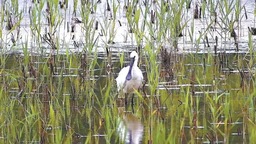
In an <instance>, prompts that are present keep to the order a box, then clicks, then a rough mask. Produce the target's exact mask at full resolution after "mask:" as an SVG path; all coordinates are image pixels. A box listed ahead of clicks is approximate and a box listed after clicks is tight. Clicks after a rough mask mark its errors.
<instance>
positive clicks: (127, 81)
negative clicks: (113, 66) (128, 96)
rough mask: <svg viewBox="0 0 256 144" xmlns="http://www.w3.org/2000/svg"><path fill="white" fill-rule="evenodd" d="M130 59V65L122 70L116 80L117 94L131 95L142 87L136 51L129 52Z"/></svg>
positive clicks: (141, 76)
mask: <svg viewBox="0 0 256 144" xmlns="http://www.w3.org/2000/svg"><path fill="white" fill-rule="evenodd" d="M130 58H131V62H130V65H129V66H126V67H124V68H122V69H121V71H120V72H119V74H118V77H117V78H116V82H117V88H118V91H119V92H120V91H122V92H123V93H132V92H134V90H137V89H138V88H140V87H141V86H142V81H143V75H142V72H141V70H140V69H139V68H138V66H137V65H138V59H139V56H138V54H137V53H136V51H132V52H131V54H130Z"/></svg>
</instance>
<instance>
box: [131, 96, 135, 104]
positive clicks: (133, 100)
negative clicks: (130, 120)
mask: <svg viewBox="0 0 256 144" xmlns="http://www.w3.org/2000/svg"><path fill="white" fill-rule="evenodd" d="M133 105H134V93H133V94H132V102H131V106H133Z"/></svg>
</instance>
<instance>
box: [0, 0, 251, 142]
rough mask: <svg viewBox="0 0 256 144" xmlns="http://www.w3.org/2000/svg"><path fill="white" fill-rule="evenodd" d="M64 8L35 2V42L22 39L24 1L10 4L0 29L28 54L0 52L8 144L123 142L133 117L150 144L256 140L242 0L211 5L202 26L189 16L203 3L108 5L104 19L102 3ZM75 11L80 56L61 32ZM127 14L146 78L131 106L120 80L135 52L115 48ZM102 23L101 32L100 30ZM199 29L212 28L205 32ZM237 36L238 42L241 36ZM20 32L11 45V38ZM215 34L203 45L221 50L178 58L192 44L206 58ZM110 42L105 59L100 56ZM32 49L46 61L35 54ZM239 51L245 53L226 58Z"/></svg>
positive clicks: (204, 7) (204, 9)
mask: <svg viewBox="0 0 256 144" xmlns="http://www.w3.org/2000/svg"><path fill="white" fill-rule="evenodd" d="M38 2H39V3H38ZM62 2H63V1H62ZM64 2H65V4H66V8H65V9H64V13H65V16H64V15H63V13H62V12H63V8H60V3H59V1H58V0H53V1H46V0H40V1H37V2H34V3H33V6H32V7H31V9H30V11H29V20H30V21H29V26H28V27H29V29H30V32H31V35H32V38H31V39H32V42H31V41H30V40H31V39H30V38H26V39H25V41H26V42H21V40H19V39H21V37H20V36H21V35H22V34H21V33H20V29H21V27H22V26H23V25H22V24H24V23H22V20H24V18H25V14H24V13H25V12H24V11H22V12H21V11H19V7H18V3H19V1H18V0H12V1H10V2H8V3H6V4H2V5H1V13H6V15H3V14H2V15H1V21H0V25H1V26H2V27H7V29H1V30H0V42H1V51H4V50H5V49H6V47H7V45H10V47H11V48H12V49H14V50H15V49H16V48H17V47H18V46H19V47H20V48H21V51H22V54H20V55H19V54H5V53H2V54H1V55H0V85H1V86H0V115H1V116H0V122H1V125H0V129H1V131H0V143H124V142H123V138H120V137H119V133H118V126H119V124H120V123H121V122H124V123H125V124H126V129H127V127H128V122H129V121H128V120H131V119H134V117H136V118H137V119H138V120H136V121H137V122H138V121H139V122H141V123H142V124H143V126H144V128H143V138H142V141H143V143H221V142H223V143H234V142H238V143H242V142H244V143H247V142H248V143H250V142H253V141H255V139H256V137H255V133H256V131H255V112H254V111H255V102H254V101H255V93H256V92H255V78H254V77H255V74H254V71H255V65H254V63H255V61H256V60H255V52H254V51H255V50H254V47H255V43H254V37H253V35H252V34H251V33H250V32H248V42H247V45H248V53H246V54H239V53H238V50H239V48H240V47H239V46H240V45H238V43H239V42H240V40H241V39H240V38H239V36H240V35H242V30H243V29H242V28H241V27H242V23H243V20H244V15H243V14H242V10H243V7H244V6H243V5H242V6H241V3H240V1H239V0H224V1H214V0H211V1H207V3H206V1H202V2H201V3H198V6H199V8H201V18H198V19H195V18H193V17H191V16H190V13H191V11H193V8H194V7H195V5H196V4H197V3H193V2H191V1H189V0H174V1H171V2H170V1H164V0H161V1H143V2H141V1H136V0H133V1H130V2H129V3H126V4H125V5H124V4H123V3H122V2H116V1H108V4H106V7H105V9H104V10H103V11H104V14H106V15H105V16H106V17H104V18H102V19H103V20H101V19H100V17H97V15H96V14H97V12H98V10H99V9H100V8H102V6H101V5H103V4H102V2H100V1H97V2H96V1H95V0H93V1H78V0H74V1H72V2H70V1H66V0H65V1H64ZM69 5H71V10H72V12H71V13H72V18H74V17H77V16H80V17H81V24H77V23H72V24H71V25H72V26H71V27H77V29H75V28H74V30H73V32H67V34H68V35H71V37H72V36H73V37H75V38H76V37H79V34H78V30H79V31H80V30H81V32H82V37H79V38H78V39H75V38H74V39H73V38H71V40H70V42H74V43H78V44H77V45H76V48H77V49H81V51H79V52H76V53H75V52H73V51H72V50H70V49H69V48H70V47H69V46H70V45H69V44H67V43H66V41H63V40H62V39H61V38H62V37H65V35H63V36H61V33H60V30H61V28H62V27H61V25H63V24H64V23H66V22H69V20H67V19H69V18H70V20H71V21H72V20H73V19H72V18H71V17H68V16H66V14H67V13H69V7H68V6H69ZM103 7H104V6H103ZM122 7H124V9H125V10H126V11H125V17H123V19H124V21H126V22H127V23H126V24H124V26H127V27H125V28H124V29H125V31H126V33H125V34H123V35H125V37H126V38H125V40H124V41H126V42H127V39H128V38H131V39H132V40H131V43H132V45H136V48H137V51H138V52H139V55H140V62H139V67H140V68H141V69H142V70H143V75H144V79H145V81H144V86H143V88H142V89H141V90H139V91H136V92H135V102H134V105H130V106H125V105H123V103H122V102H119V101H118V100H119V99H118V96H117V95H118V93H117V90H116V86H115V80H114V78H115V77H116V76H117V72H118V71H119V70H120V68H122V67H124V66H125V65H126V64H127V63H128V55H129V53H127V51H130V49H128V50H124V51H122V52H120V53H118V54H117V53H115V52H114V51H112V50H113V49H114V48H113V47H114V44H115V42H114V40H115V39H116V38H117V33H118V31H117V28H118V26H117V25H116V23H117V22H118V21H119V19H120V15H119V11H118V10H120V9H122ZM189 7H192V8H189ZM46 9H47V10H46ZM191 9H192V10H191ZM232 9H235V11H232ZM95 13H96V14H95ZM141 19H143V20H141ZM96 21H97V22H99V25H100V28H99V29H100V32H101V34H99V33H98V32H99V31H98V30H97V29H95V28H94V25H95V22H96ZM45 22H46V24H45ZM200 22H201V23H202V24H203V26H202V27H203V28H202V29H200V32H197V31H196V30H197V26H196V24H198V23H200ZM26 24H27V23H26ZM68 27H69V25H66V27H64V31H65V30H66V29H65V28H68ZM120 27H121V26H120ZM120 27H119V28H120ZM79 28H81V29H79ZM44 29H46V30H45V31H44ZM233 30H234V31H235V32H237V35H235V36H234V35H233V38H232V36H231V35H230V34H231V33H232V31H233ZM19 33H20V34H19ZM5 34H6V35H5ZM180 34H183V35H180ZM11 35H12V37H11V39H12V40H9V41H4V40H5V39H6V38H8V37H10V36H11ZM208 35H209V42H207V43H209V44H208V45H209V46H207V47H206V44H204V48H205V49H207V50H208V49H213V46H214V45H215V46H216V51H215V52H214V53H213V52H209V53H207V54H198V53H191V54H182V52H180V53H179V51H180V50H182V49H181V47H183V46H185V47H191V49H193V48H196V51H199V49H200V45H201V44H202V43H203V41H205V37H206V36H208ZM102 36H104V37H103V38H100V37H102ZM128 36H131V37H128ZM216 37H217V38H216ZM134 38H135V42H133V40H134ZM215 39H218V40H215ZM230 39H231V40H230ZM233 39H234V40H233ZM80 40H81V41H82V42H81V43H80ZM101 40H103V47H104V48H105V52H104V53H103V54H101V53H99V51H98V48H99V47H98V45H99V44H100V42H101ZM207 41H208V40H207ZM10 42H11V44H10ZM31 43H33V46H36V47H33V48H38V49H40V50H36V51H40V54H38V55H33V53H32V51H33V50H32V49H31ZM187 43H188V44H187ZM44 44H47V45H46V47H47V48H48V50H49V51H48V52H47V50H45V47H44V46H45V45H44ZM234 47H236V52H237V53H234V54H228V53H226V52H225V51H221V50H228V49H234ZM63 48H64V49H66V50H64V51H65V52H64V53H62V50H63ZM133 48H134V47H133ZM177 51H178V53H177ZM209 51H210V50H209ZM120 109H125V110H124V111H123V112H120ZM131 112H133V118H132V117H131V116H130V115H129V113H131ZM129 118H130V119H129ZM134 121H135V120H134ZM128 133H129V131H127V130H126V133H125V134H128Z"/></svg>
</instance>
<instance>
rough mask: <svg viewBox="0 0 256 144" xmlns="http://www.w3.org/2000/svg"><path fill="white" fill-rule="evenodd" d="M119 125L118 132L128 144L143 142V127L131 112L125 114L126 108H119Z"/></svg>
mask: <svg viewBox="0 0 256 144" xmlns="http://www.w3.org/2000/svg"><path fill="white" fill-rule="evenodd" d="M118 110H119V115H120V117H119V120H118V122H119V124H118V128H117V132H118V134H119V136H120V138H121V140H122V141H123V142H124V143H126V144H139V143H140V141H141V140H142V135H143V125H142V123H141V121H140V119H139V118H138V117H136V116H135V115H134V114H132V113H131V112H125V111H124V107H119V108H118Z"/></svg>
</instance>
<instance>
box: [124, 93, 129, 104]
mask: <svg viewBox="0 0 256 144" xmlns="http://www.w3.org/2000/svg"><path fill="white" fill-rule="evenodd" d="M124 104H125V105H127V104H128V102H127V94H124Z"/></svg>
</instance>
